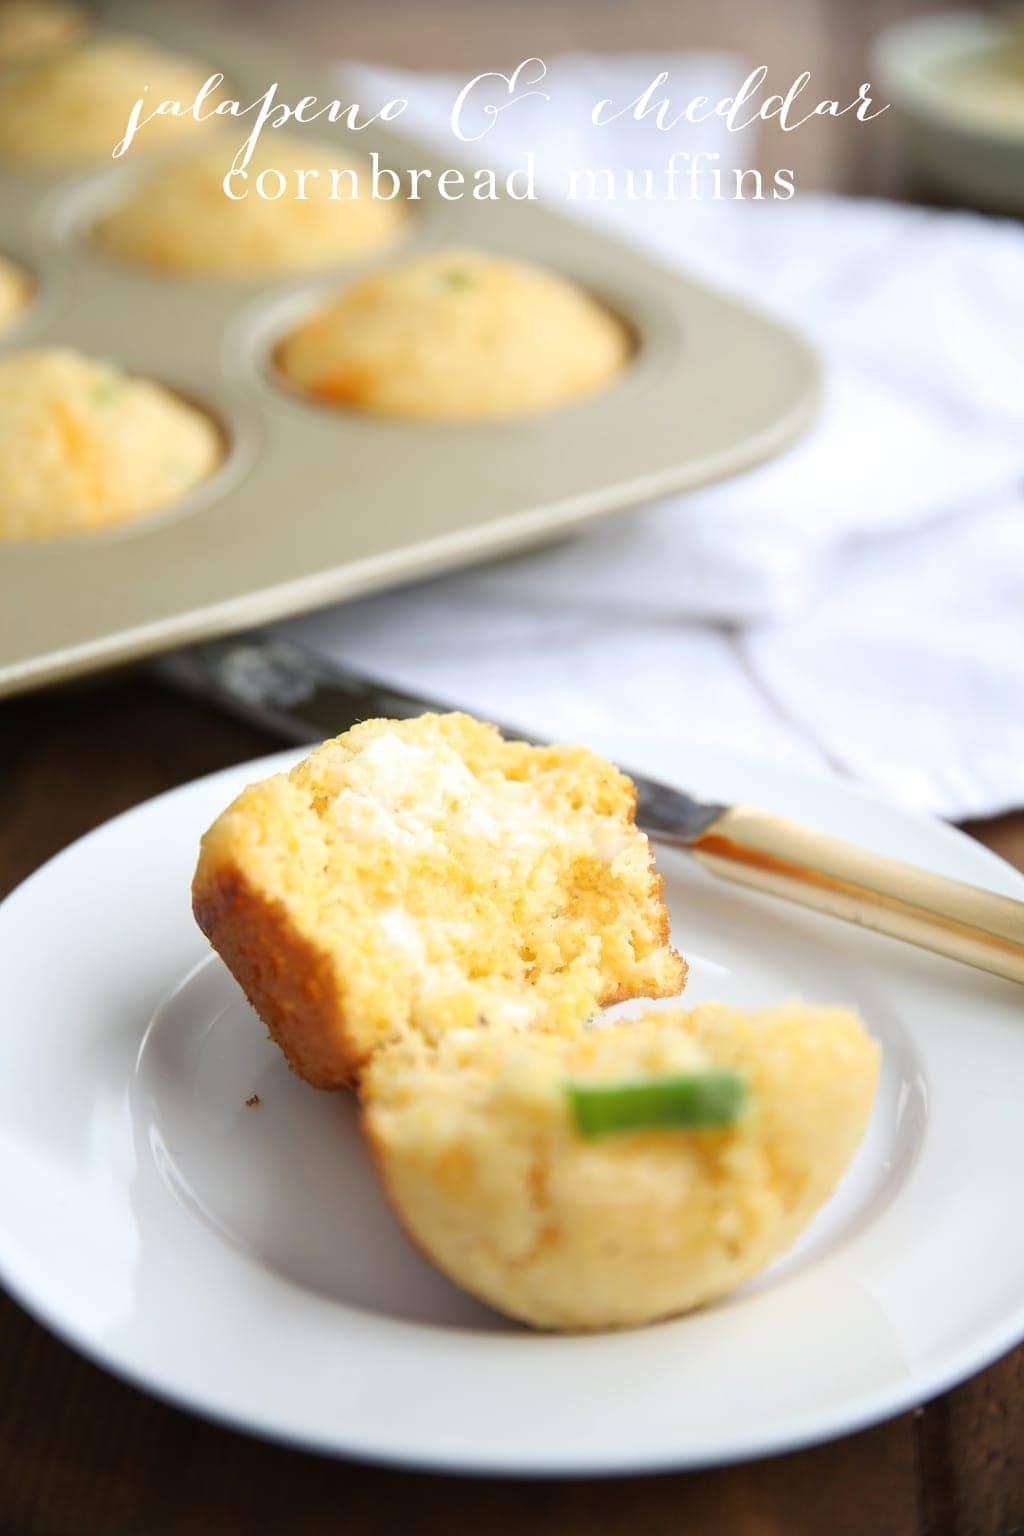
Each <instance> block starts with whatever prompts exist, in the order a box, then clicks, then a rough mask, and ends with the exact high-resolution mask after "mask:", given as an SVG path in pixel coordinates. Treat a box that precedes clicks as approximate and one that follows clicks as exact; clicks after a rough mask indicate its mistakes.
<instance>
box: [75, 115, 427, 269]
mask: <svg viewBox="0 0 1024 1536" xmlns="http://www.w3.org/2000/svg"><path fill="white" fill-rule="evenodd" d="M237 148H238V145H237V143H236V142H234V141H232V140H227V141H220V140H218V142H217V143H216V144H212V145H211V144H206V145H204V148H203V149H202V150H201V151H200V152H198V153H196V154H192V155H190V156H189V157H188V158H187V159H183V160H177V161H175V163H174V164H173V165H168V166H164V167H162V168H161V169H160V170H159V171H157V172H155V173H154V174H153V175H151V176H150V177H149V178H148V179H147V180H146V181H144V182H143V183H142V185H141V186H139V187H138V188H137V189H136V190H135V192H134V193H133V194H132V196H131V197H129V199H128V200H127V201H126V202H125V203H124V204H123V205H122V206H121V207H119V208H116V209H114V210H113V212H111V213H109V214H108V215H107V216H106V217H105V218H103V219H101V220H100V221H99V222H98V224H97V225H96V228H95V231H94V233H95V238H96V240H97V242H98V243H99V244H100V245H103V246H105V247H106V248H107V249H108V250H111V251H114V252H115V253H116V254H117V255H119V256H122V257H125V258H127V259H128V260H130V261H134V262H139V263H141V264H142V265H144V266H149V267H156V268H159V269H160V270H162V271H165V272H171V273H177V274H180V275H182V276H191V275H199V276H203V275H215V276H225V277H249V276H260V275H266V274H268V273H274V272H292V271H297V270H300V269H303V268H310V267H317V266H324V265H326V264H327V263H328V262H332V261H341V260H344V259H346V258H351V257H355V256H362V255H365V254H366V253H367V252H369V251H374V250H377V249H379V248H380V247H381V246H384V245H387V244H389V243H390V242H391V241H392V240H394V239H395V238H396V236H397V235H398V233H399V231H400V230H401V228H402V226H403V224H404V222H405V217H406V212H405V208H404V205H403V204H402V203H400V202H386V201H384V200H383V199H380V198H377V199H374V198H372V197H371V196H370V195H369V191H368V190H366V189H364V190H363V195H362V196H359V195H356V196H352V195H351V193H352V186H353V180H352V178H351V177H350V176H348V175H347V174H346V172H347V171H349V170H351V171H354V172H355V173H356V174H357V175H358V174H359V172H360V170H361V167H359V166H358V165H356V164H355V163H354V162H352V161H347V160H345V159H344V158H339V156H338V155H336V154H335V153H333V152H332V151H327V150H324V149H318V148H317V147H316V146H315V145H307V144H305V143H303V142H301V141H299V140H297V139H288V138H282V137H280V136H279V135H277V134H274V135H273V137H272V138H271V139H269V140H261V141H260V143H259V144H258V145H257V148H256V152H255V153H254V155H253V158H252V160H251V161H250V162H249V165H248V167H247V174H248V180H247V181H243V180H241V179H240V178H235V179H234V180H233V181H232V182H231V188H232V194H233V196H232V197H229V196H228V195H227V193H226V192H225V191H224V186H223V181H224V175H225V172H227V171H228V169H229V168H230V166H231V161H232V157H233V155H234V153H235V151H236V150H237ZM268 169H273V170H276V171H279V172H280V173H281V174H282V175H283V176H284V177H285V179H286V181H287V190H286V191H285V193H284V195H283V196H281V197H273V198H266V197H260V196H259V195H258V192H257V190H256V179H257V177H258V176H260V175H261V174H262V173H263V172H264V171H266V170H268ZM299 171H305V172H307V173H308V174H307V176H306V178H305V181H304V183H303V185H304V188H305V196H304V197H299V196H298V195H297V189H298V182H297V181H296V179H295V178H296V173H297V172H299ZM332 173H337V174H335V175H332ZM277 184H278V183H277V181H276V178H275V180H274V182H273V183H271V185H270V190H272V191H273V190H274V187H275V186H276V185H277ZM335 190H336V191H337V192H338V194H339V195H338V196H337V197H336V198H334V197H332V195H331V194H332V192H333V191H335ZM243 194H244V195H243ZM235 199H237V200H235Z"/></svg>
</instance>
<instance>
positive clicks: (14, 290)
mask: <svg viewBox="0 0 1024 1536" xmlns="http://www.w3.org/2000/svg"><path fill="white" fill-rule="evenodd" d="M31 295H32V283H31V281H30V279H29V277H28V275H27V274H26V273H25V272H23V271H22V269H21V267H19V266H16V265H15V263H14V262H13V261H8V259H7V257H6V256H0V331H5V330H6V329H7V327H8V326H10V325H12V324H13V323H14V321H15V320H16V319H17V318H18V316H19V315H20V314H21V312H22V310H23V309H24V308H25V306H26V305H27V304H28V302H29V299H30V298H31Z"/></svg>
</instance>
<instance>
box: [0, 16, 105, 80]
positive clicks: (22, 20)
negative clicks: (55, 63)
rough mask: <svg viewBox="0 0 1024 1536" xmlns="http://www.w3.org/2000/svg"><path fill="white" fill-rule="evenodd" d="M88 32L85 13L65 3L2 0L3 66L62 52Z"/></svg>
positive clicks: (0, 57) (0, 41)
mask: <svg viewBox="0 0 1024 1536" xmlns="http://www.w3.org/2000/svg"><path fill="white" fill-rule="evenodd" d="M86 28H87V21H86V17H85V12H84V11H83V10H82V9H81V8H80V7H79V6H77V5H67V4H65V3H64V0H0V65H4V64H13V63H16V62H18V61H19V60H22V59H30V58H32V57H33V56H34V55H35V54H39V53H47V52H49V50H50V49H53V48H61V47H63V46H64V45H65V44H67V43H70V42H73V41H74V40H75V39H76V38H77V37H79V36H80V35H81V34H82V33H83V32H84V31H85V30H86Z"/></svg>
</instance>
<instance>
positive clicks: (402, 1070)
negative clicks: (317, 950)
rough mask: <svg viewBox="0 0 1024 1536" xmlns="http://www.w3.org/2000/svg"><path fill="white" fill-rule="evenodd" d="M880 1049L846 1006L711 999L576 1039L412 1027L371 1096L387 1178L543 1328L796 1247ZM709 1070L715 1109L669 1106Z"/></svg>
mask: <svg viewBox="0 0 1024 1536" xmlns="http://www.w3.org/2000/svg"><path fill="white" fill-rule="evenodd" d="M878 1062H879V1052H878V1047H877V1046H876V1045H875V1043H874V1042H873V1041H872V1040H871V1039H870V1038H869V1037H868V1035H867V1034H866V1033H865V1032H864V1030H863V1028H862V1027H861V1024H860V1023H859V1021H858V1019H857V1018H856V1017H855V1015H853V1014H851V1013H847V1012H844V1011H843V1010H841V1009H838V1008H804V1007H799V1006H789V1007H786V1008H779V1009H775V1010H772V1011H770V1012H765V1013H755V1014H744V1013H739V1012H736V1011H735V1010H733V1009H730V1008H727V1007H725V1006H723V1005H720V1004H706V1005H704V1006H701V1007H699V1008H697V1009H695V1010H694V1011H693V1012H692V1013H678V1012H671V1013H669V1012H658V1013H652V1014H649V1015H648V1016H647V1017H645V1018H643V1019H641V1020H638V1021H635V1022H632V1021H631V1022H620V1023H617V1024H613V1025H609V1026H607V1027H598V1028H591V1029H589V1030H584V1031H582V1032H581V1034H580V1036H579V1038H576V1039H565V1038H558V1037H553V1036H545V1035H542V1034H534V1033H531V1034H529V1035H525V1036H523V1035H520V1036H510V1035H508V1034H506V1033H503V1032H496V1031H490V1032H484V1031H479V1030H478V1031H456V1032H454V1033H452V1034H449V1035H447V1036H445V1037H444V1038H443V1039H442V1040H440V1041H439V1042H438V1044H437V1046H436V1047H425V1046H423V1045H422V1044H421V1043H420V1042H417V1041H413V1040H407V1041H405V1042H403V1043H402V1044H401V1045H397V1046H392V1047H389V1048H387V1049H386V1050H384V1051H382V1052H380V1053H379V1054H378V1055H376V1056H375V1057H374V1058H373V1060H372V1061H371V1063H370V1065H369V1067H368V1068H367V1071H366V1073H365V1075H364V1078H363V1081H362V1083H361V1095H362V1097H363V1103H364V1111H363V1113H364V1126H365V1130H366V1132H367V1134H368V1137H369V1141H370V1145H371V1148H372V1150H373V1152H374V1155H375V1158H376V1161H377V1164H378V1168H379V1171H380V1174H381V1177H382V1180H383V1183H384V1186H385V1189H386V1191H387V1194H388V1195H389V1197H390V1199H391V1201H392V1203H393V1205H394V1208H395V1210H396V1212H397V1214H398V1216H399V1218H400V1219H401V1221H402V1223H403V1224H404V1226H405V1227H406V1229H407V1230H408V1232H409V1234H410V1235H411V1237H412V1238H413V1239H414V1241H415V1242H416V1243H417V1245H418V1246H419V1247H420V1248H421V1249H422V1250H423V1252H424V1253H425V1254H427V1255H428V1256H429V1257H430V1258H431V1259H432V1260H433V1261H434V1262H435V1263H436V1264H437V1265H438V1266H439V1267H440V1268H441V1269H442V1270H444V1271H445V1273H446V1274H448V1275H449V1276H450V1278H451V1279H453V1280H454V1281H455V1282H456V1283H457V1284H459V1285H461V1286H462V1287H463V1288H464V1289H466V1290H468V1291H471V1292H473V1294H475V1295H476V1296H479V1297H481V1298H482V1299H483V1300H484V1301H486V1302H489V1303H490V1304H491V1305H492V1306H494V1307H497V1308H498V1309H500V1310H501V1311H502V1312H506V1313H508V1314H510V1315H511V1316H513V1317H516V1318H520V1319H522V1320H523V1321H525V1322H528V1323H531V1324H533V1325H534V1326H537V1327H544V1328H608V1327H616V1326H626V1325H631V1324H638V1323H644V1322H649V1321H651V1320H653V1319H655V1318H659V1317H666V1316H669V1315H672V1314H674V1313H678V1312H684V1311H687V1310H688V1309H689V1308H691V1307H696V1306H700V1305H701V1304H702V1303H704V1302H708V1301H712V1300H714V1299H715V1298H716V1297H719V1296H722V1295H724V1294H725V1293H726V1292H727V1291H729V1290H732V1289H733V1288H734V1287H735V1286H737V1285H739V1284H740V1283H741V1282H742V1281H744V1280H746V1279H749V1278H750V1276H752V1275H754V1274H756V1273H757V1272H758V1271H759V1270H761V1269H763V1268H764V1266H765V1265H766V1264H768V1263H769V1262H770V1261H771V1260H772V1259H774V1258H775V1257H777V1256H778V1255H779V1254H780V1253H781V1252H782V1251H783V1250H784V1249H785V1248H786V1247H788V1245H789V1244H790V1243H791V1242H792V1241H793V1239H794V1238H795V1237H796V1236H797V1234H798V1233H799V1232H800V1231H801V1230H802V1228H803V1227H804V1226H806V1224H807V1222H808V1221H809V1220H810V1218H811V1217H812V1216H813V1215H814V1213H815V1211H816V1210H817V1209H818V1208H819V1207H820V1206H821V1204H822V1203H823V1201H825V1200H826V1199H827V1197H828V1196H829V1194H830V1193H831V1192H832V1190H833V1188H834V1187H835V1185H836V1183H837V1182H838V1180H839V1178H840V1175H841V1174H842V1173H843V1171H844V1169H845V1168H846V1166H847V1163H848V1162H849V1160H850V1158H851V1156H852V1154H853V1152H854V1150H855V1148H856V1147H857V1144H858V1142H859V1141H860V1139H861V1136H862V1135H863V1132H864V1129H865V1127H866V1125H867V1122H868V1118H869V1115H870V1111H871V1104H872V1100H873V1097H874V1091H875V1084H876V1078H877V1073H878ZM709 1073H710V1074H713V1076H711V1077H710V1078H709V1077H708V1075H707V1074H709ZM695 1081H696V1083H697V1084H698V1088H697V1089H695V1088H694V1086H693V1084H694V1082H695ZM702 1083H703V1084H704V1090H703V1091H704V1095H705V1098H704V1109H705V1113H704V1115H703V1119H704V1120H705V1121H708V1122H709V1123H707V1124H705V1126H704V1128H694V1127H693V1126H691V1127H690V1128H680V1127H679V1126H676V1127H673V1126H672V1124H671V1123H669V1121H670V1119H671V1116H670V1115H668V1114H666V1113H665V1111H666V1107H668V1108H671V1104H672V1102H673V1099H672V1095H673V1094H674V1095H675V1100H674V1102H675V1103H676V1105H677V1106H682V1107H683V1108H684V1109H685V1107H686V1105H687V1104H688V1105H689V1107H690V1110H691V1115H690V1118H691V1119H692V1120H694V1121H695V1122H697V1124H698V1125H699V1122H700V1120H701V1118H702V1116H701V1114H700V1113H696V1114H694V1113H692V1111H694V1109H695V1108H696V1110H698V1111H699V1110H700V1104H701V1101H700V1097H699V1093H700V1085H701V1084H702ZM730 1084H731V1085H732V1089H733V1090H734V1096H733V1098H732V1102H731V1115H728V1114H722V1113H721V1112H720V1111H722V1110H723V1108H727V1107H729V1105H728V1101H727V1100H726V1098H725V1097H724V1096H723V1090H724V1089H725V1088H726V1087H728V1086H729V1085H730ZM645 1103H646V1106H647V1113H648V1116H649V1120H650V1122H651V1124H650V1125H649V1127H648V1128H633V1129H630V1128H629V1126H630V1125H632V1126H634V1127H642V1122H643V1120H644V1113H645V1111H644V1105H645ZM652 1106H653V1110H654V1113H651V1112H650V1111H651V1109H652ZM716 1106H717V1109H718V1111H719V1113H717V1114H715V1113H708V1111H709V1110H714V1109H715V1108H716ZM617 1116H618V1122H619V1123H618V1126H617V1128H616V1117H617ZM683 1118H685V1117H683ZM730 1118H731V1120H732V1123H729V1121H730ZM623 1119H624V1120H625V1122H626V1124H625V1128H623V1124H622V1121H623ZM716 1120H717V1121H718V1122H719V1123H717V1124H716V1123H714V1122H716ZM602 1129H603V1131H604V1132H605V1134H600V1132H601V1131H602ZM595 1132H597V1134H595Z"/></svg>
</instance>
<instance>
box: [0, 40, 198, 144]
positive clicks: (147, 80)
mask: <svg viewBox="0 0 1024 1536" xmlns="http://www.w3.org/2000/svg"><path fill="white" fill-rule="evenodd" d="M212 73H213V71H212V70H211V69H208V68H206V67H205V66H204V65H202V64H197V63H195V62H194V61H193V60H192V59H185V58H181V57H179V56H178V55H177V54H173V53H168V52H166V51H165V50H164V49H162V48H160V47H158V46H157V45H156V44H155V43H151V42H148V41H146V40H144V39H142V38H134V37H127V36H105V37H98V38H95V39H93V40H91V41H89V42H85V43H82V44H81V45H80V46H78V47H73V48H62V49H59V50H58V51H56V52H54V53H47V54H43V55H42V56H41V57H39V58H35V59H32V60H30V61H28V62H27V63H25V64H22V65H18V66H12V67H11V68H10V69H9V70H7V71H5V73H4V78H3V88H2V90H0V157H2V158H3V159H5V160H11V161H17V162H21V163H24V164H26V165H34V166H38V167H59V166H66V165H81V164H83V163H85V162H88V161H91V160H108V159H109V158H110V155H111V152H112V150H113V148H114V146H115V144H117V143H118V142H119V141H120V140H121V138H123V136H124V133H125V129H126V127H127V124H128V114H129V113H130V111H131V109H132V107H133V105H134V104H135V102H136V101H137V100H138V99H139V98H140V97H141V96H142V95H143V91H144V88H145V87H146V86H148V87H149V89H148V91H147V92H146V93H145V94H146V100H147V102H148V103H149V104H150V105H151V106H156V105H158V104H159V103H160V102H161V101H165V100H167V101H180V102H182V104H183V105H184V106H185V107H187V106H188V104H189V103H191V102H192V101H194V99H195V97H196V95H197V93H198V91H199V89H200V87H201V86H202V85H203V83H204V82H205V80H206V79H207V77H208V76H209V75H210V74H212ZM211 99H215V98H211ZM201 126H202V125H201V124H199V123H197V122H196V120H195V118H193V117H192V116H191V115H187V116H183V117H169V116H165V117H157V118H154V119H153V121H152V122H150V123H147V125H146V126H145V127H144V128H141V129H140V130H139V133H138V135H137V137H136V139H135V141H134V143H133V144H132V146H131V148H130V150H129V154H133V155H134V154H138V153H140V152H142V153H144V152H146V151H147V150H150V149H154V148H159V147H166V146H167V145H168V144H173V143H183V142H184V141H185V139H186V138H187V137H188V136H190V135H191V134H194V133H196V132H198V131H199V129H200V127H201Z"/></svg>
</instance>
